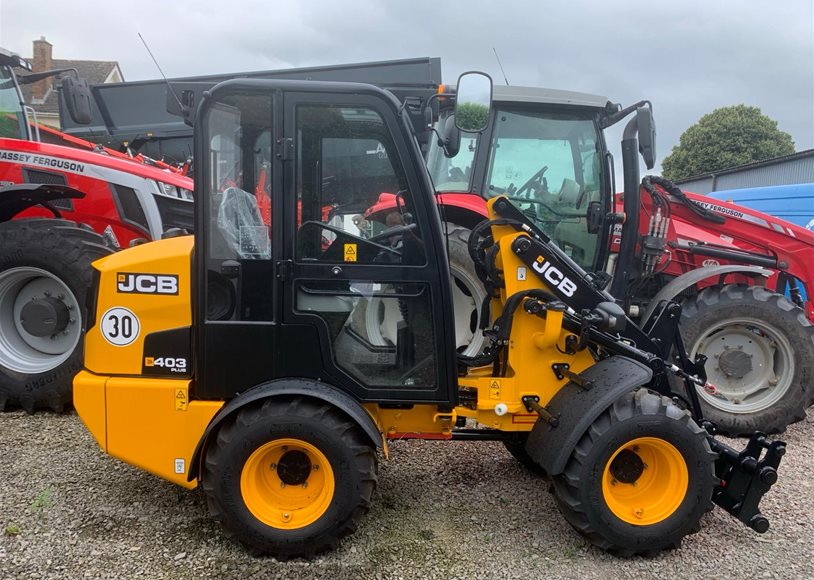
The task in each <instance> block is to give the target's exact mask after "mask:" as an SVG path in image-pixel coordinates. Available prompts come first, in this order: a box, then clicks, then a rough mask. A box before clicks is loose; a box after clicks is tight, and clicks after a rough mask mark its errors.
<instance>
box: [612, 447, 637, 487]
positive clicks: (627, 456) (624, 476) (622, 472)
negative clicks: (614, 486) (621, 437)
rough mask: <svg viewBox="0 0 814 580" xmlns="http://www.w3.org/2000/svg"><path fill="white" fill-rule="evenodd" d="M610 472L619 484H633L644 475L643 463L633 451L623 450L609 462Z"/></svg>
mask: <svg viewBox="0 0 814 580" xmlns="http://www.w3.org/2000/svg"><path fill="white" fill-rule="evenodd" d="M610 472H611V475H612V476H613V478H614V479H616V480H617V481H619V482H621V483H635V482H636V481H638V479H639V478H640V477H641V476H642V473H644V461H642V458H641V457H639V456H638V454H636V453H635V452H634V451H631V450H629V449H623V450H622V451H620V452H619V455H617V456H616V457H614V459H613V461H612V462H611V464H610Z"/></svg>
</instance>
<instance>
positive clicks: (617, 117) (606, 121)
mask: <svg viewBox="0 0 814 580" xmlns="http://www.w3.org/2000/svg"><path fill="white" fill-rule="evenodd" d="M645 105H647V106H649V107H650V108H651V109H652V108H653V105H652V104H650V101H639V102H638V103H634V104H632V105H630V106H629V107H625V108H624V109H622V110H620V111H617V112H616V113H613V114H611V115H608V116H606V117H602V118H601V119H600V120H599V128H600V129H607V128H608V127H610V126H611V125H615V124H616V123H618V122H619V121H621V120H622V119H624V118H625V117H627V116H628V115H630V114H631V113H632V112H633V111H635V110H636V109H638V108H639V107H643V106H645Z"/></svg>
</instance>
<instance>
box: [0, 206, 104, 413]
mask: <svg viewBox="0 0 814 580" xmlns="http://www.w3.org/2000/svg"><path fill="white" fill-rule="evenodd" d="M110 251H111V250H110V249H109V248H108V247H107V246H106V245H105V241H104V238H102V237H101V236H99V235H97V234H96V233H94V232H93V231H92V230H90V229H86V228H84V227H81V226H78V225H77V224H75V223H73V222H69V221H65V220H60V219H25V220H17V221H11V222H4V223H2V224H0V410H2V409H5V408H6V407H7V406H8V407H10V408H14V407H18V406H19V407H22V408H24V409H25V410H26V411H28V412H29V413H33V412H34V411H35V410H36V409H39V408H49V409H51V410H53V411H57V412H59V411H62V410H63V409H64V408H65V407H66V406H70V403H71V386H72V382H73V377H74V375H75V374H76V372H77V371H79V369H80V368H82V341H81V336H82V332H83V331H84V330H85V326H86V323H87V320H86V310H85V304H86V300H85V298H86V295H87V293H88V291H89V290H90V288H92V286H93V268H91V263H92V262H93V261H95V260H96V259H98V258H101V257H103V256H106V255H107V254H109V253H110Z"/></svg>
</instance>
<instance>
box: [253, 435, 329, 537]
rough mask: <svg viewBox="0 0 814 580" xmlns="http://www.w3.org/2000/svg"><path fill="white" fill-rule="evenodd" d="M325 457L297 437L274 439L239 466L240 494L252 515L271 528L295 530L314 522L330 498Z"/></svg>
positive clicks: (327, 466)
mask: <svg viewBox="0 0 814 580" xmlns="http://www.w3.org/2000/svg"><path fill="white" fill-rule="evenodd" d="M334 488H335V480H334V472H333V469H331V464H330V463H329V462H328V458H327V457H325V455H324V454H323V453H322V452H321V451H320V450H319V449H317V448H316V447H314V446H313V445H311V444H310V443H306V442H305V441H301V440H299V439H275V440H274V441H269V442H268V443H265V444H264V445H262V446H260V447H259V448H257V449H256V450H255V451H254V453H252V454H251V455H250V456H249V458H248V459H247V460H246V463H245V464H244V465H243V470H242V471H241V473H240V493H241V495H242V497H243V501H244V503H245V504H246V507H247V508H249V511H250V512H251V513H252V515H253V516H254V517H256V518H257V519H258V520H260V521H261V522H263V523H264V524H266V525H267V526H271V527H273V528H278V529H283V530H295V529H298V528H304V527H305V526H308V525H310V524H312V523H314V522H315V521H317V520H318V519H319V518H320V517H322V515H323V514H324V513H325V512H326V511H327V510H328V507H329V506H330V505H331V500H332V499H333V497H334Z"/></svg>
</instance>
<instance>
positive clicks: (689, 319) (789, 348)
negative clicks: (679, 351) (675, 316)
mask: <svg viewBox="0 0 814 580" xmlns="http://www.w3.org/2000/svg"><path fill="white" fill-rule="evenodd" d="M681 333H682V336H683V337H684V341H685V344H686V348H687V352H688V353H689V354H690V358H694V357H695V355H696V354H703V355H705V356H706V357H707V359H708V360H707V364H706V371H707V378H708V379H709V382H710V383H712V384H713V385H714V386H715V388H716V392H715V393H709V392H706V391H705V390H703V389H698V394H699V397H700V399H701V404H702V405H703V407H704V409H703V410H704V416H705V418H707V419H709V420H710V421H712V422H714V423H715V424H716V425H717V427H718V429H719V431H721V432H722V433H726V434H729V435H747V434H751V433H753V432H755V431H762V432H764V433H780V432H783V431H785V430H786V426H787V425H789V424H790V423H795V422H797V421H800V420H802V419H804V418H805V416H806V414H805V410H806V407H808V405H809V404H811V402H812V396H814V386H812V385H811V383H812V381H813V380H814V326H812V324H811V323H810V322H809V320H808V318H807V317H806V315H805V312H803V310H802V309H800V308H798V307H797V306H795V305H794V304H792V303H791V302H790V301H789V300H787V299H786V298H785V297H784V296H781V295H780V294H777V293H776V292H772V291H770V290H767V289H766V288H764V287H762V286H749V287H747V286H738V285H731V284H730V285H727V286H724V287H722V288H707V289H705V290H703V291H702V292H700V293H699V294H698V295H697V296H696V297H695V299H694V300H686V301H685V303H684V305H683V312H682V320H681Z"/></svg>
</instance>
